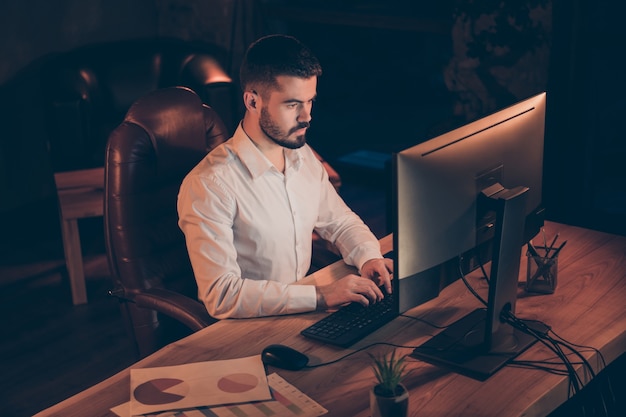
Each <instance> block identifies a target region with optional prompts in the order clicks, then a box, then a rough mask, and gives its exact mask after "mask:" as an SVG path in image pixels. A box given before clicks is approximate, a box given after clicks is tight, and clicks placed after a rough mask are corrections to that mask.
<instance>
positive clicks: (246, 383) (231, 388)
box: [217, 373, 259, 394]
mask: <svg viewBox="0 0 626 417" xmlns="http://www.w3.org/2000/svg"><path fill="white" fill-rule="evenodd" d="M257 385H259V380H258V379H257V377H256V376H254V375H252V374H246V373H237V374H230V375H226V376H224V377H222V378H220V379H219V380H218V381H217V387H218V388H219V389H220V390H222V391H223V392H228V393H232V394H237V393H241V392H246V391H250V390H253V389H254V388H256V387H257Z"/></svg>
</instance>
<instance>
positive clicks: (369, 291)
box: [317, 258, 393, 309]
mask: <svg viewBox="0 0 626 417" xmlns="http://www.w3.org/2000/svg"><path fill="white" fill-rule="evenodd" d="M392 270H393V261H392V260H391V259H383V258H379V259H370V260H369V261H367V262H365V263H364V264H363V267H362V268H361V276H359V275H355V274H350V275H346V276H345V277H343V278H341V279H340V280H339V281H337V282H334V283H332V284H329V285H325V286H320V287H317V308H318V309H325V308H329V307H339V306H342V305H344V304H348V303H351V302H357V303H361V304H363V305H364V306H368V305H370V304H371V303H376V302H378V301H380V300H382V299H383V298H384V294H383V293H382V291H381V290H380V288H379V287H380V286H384V288H385V290H386V292H387V294H391V275H390V271H392Z"/></svg>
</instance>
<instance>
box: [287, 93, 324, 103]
mask: <svg viewBox="0 0 626 417" xmlns="http://www.w3.org/2000/svg"><path fill="white" fill-rule="evenodd" d="M316 98H317V94H316V95H314V96H313V97H312V98H310V99H308V100H306V101H307V102H308V101H315V99H316ZM304 102H305V101H302V100H298V99H297V98H288V99H286V100H284V101H283V103H304Z"/></svg>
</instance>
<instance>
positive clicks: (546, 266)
mask: <svg viewBox="0 0 626 417" xmlns="http://www.w3.org/2000/svg"><path fill="white" fill-rule="evenodd" d="M537 249H538V251H544V250H545V249H544V248H541V247H538V248H537ZM526 256H527V257H528V268H527V272H526V291H527V292H534V293H541V294H552V293H554V290H555V289H556V283H557V277H558V266H559V257H558V254H555V255H553V256H541V255H533V254H531V253H530V252H527V253H526Z"/></svg>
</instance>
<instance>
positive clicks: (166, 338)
mask: <svg viewBox="0 0 626 417" xmlns="http://www.w3.org/2000/svg"><path fill="white" fill-rule="evenodd" d="M229 137H230V133H229V131H228V130H227V129H226V127H225V125H224V124H223V123H222V120H221V119H220V117H219V116H218V115H217V113H216V112H215V111H214V110H213V109H212V108H211V107H209V106H207V105H206V104H203V103H202V101H201V99H200V97H199V96H198V95H197V94H196V93H195V92H193V91H192V90H190V89H188V88H185V87H169V88H164V89H159V90H155V91H153V92H151V93H149V94H147V95H145V96H144V97H142V98H140V99H139V100H137V101H136V102H135V103H134V104H133V105H132V106H131V107H130V109H129V111H128V113H127V114H126V117H125V119H124V121H123V122H122V123H121V124H120V125H119V126H118V127H117V128H116V129H115V130H114V131H113V132H112V133H111V135H110V136H109V140H108V144H107V149H106V158H105V186H104V194H105V196H104V226H105V243H106V251H107V257H108V260H109V265H110V268H111V271H112V274H113V278H114V281H115V288H114V289H113V290H112V291H111V294H112V295H114V296H116V297H117V298H118V299H119V300H120V303H121V308H122V314H123V315H124V317H125V319H126V322H127V323H128V331H129V333H130V334H131V335H132V338H133V339H134V341H135V343H136V347H137V350H138V353H139V356H140V357H143V356H145V355H147V354H150V353H151V352H153V351H154V350H156V349H158V348H160V347H162V346H163V345H164V344H166V343H169V342H171V341H173V340H176V339H178V338H180V337H182V336H185V335H187V334H189V333H191V332H194V331H197V330H200V329H201V328H203V327H205V326H208V325H210V324H212V323H213V322H215V319H214V318H212V317H210V316H209V315H208V313H207V312H206V309H205V307H204V306H203V305H202V304H201V303H200V302H199V301H198V300H197V286H196V281H195V279H194V276H193V271H192V268H191V263H190V261H189V257H188V255H187V248H186V244H185V239H184V236H183V234H182V232H181V231H180V229H179V228H178V213H177V211H176V199H177V195H178V190H179V187H180V184H181V182H182V180H183V178H184V176H185V175H186V174H187V173H188V172H189V171H190V170H191V169H192V168H193V167H194V166H195V165H196V164H197V163H198V162H200V160H201V159H202V158H203V157H204V156H205V155H206V154H207V153H208V152H209V151H210V150H211V149H213V148H214V147H215V146H217V145H219V144H220V143H222V142H224V141H225V140H227V139H228V138H229ZM317 156H318V158H320V160H321V161H322V163H323V165H324V166H325V167H326V170H327V171H328V173H329V177H330V181H331V182H332V183H333V185H334V186H335V187H336V188H339V186H340V184H341V179H340V177H339V175H338V174H337V173H336V172H335V171H334V170H333V169H332V167H331V166H330V165H329V164H328V163H327V162H326V161H323V160H322V158H321V157H320V156H319V155H317ZM312 238H313V265H312V269H318V268H320V267H322V266H325V265H327V264H328V263H330V262H333V261H335V260H337V259H339V256H338V255H337V253H338V252H337V251H336V249H334V247H333V246H332V245H331V244H330V243H328V242H326V241H324V240H323V239H322V238H321V237H319V235H317V234H316V233H315V232H314V233H313V236H312ZM181 324H182V325H181Z"/></svg>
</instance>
